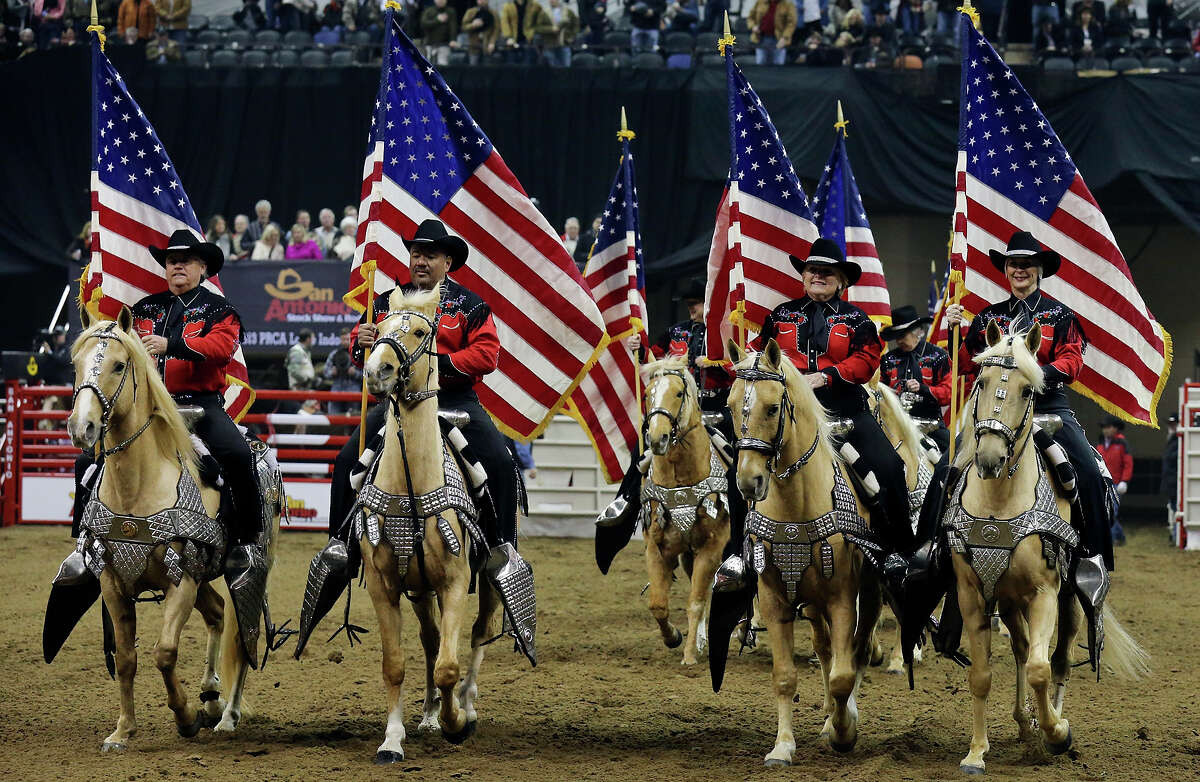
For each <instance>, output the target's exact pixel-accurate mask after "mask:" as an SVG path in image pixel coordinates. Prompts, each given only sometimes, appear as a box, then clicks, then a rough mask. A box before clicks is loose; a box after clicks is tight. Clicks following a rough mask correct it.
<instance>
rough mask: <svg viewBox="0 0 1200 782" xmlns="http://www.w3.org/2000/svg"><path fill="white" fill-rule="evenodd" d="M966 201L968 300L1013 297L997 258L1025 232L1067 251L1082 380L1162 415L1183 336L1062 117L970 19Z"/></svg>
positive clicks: (1065, 267) (959, 233) (958, 242)
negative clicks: (1144, 276) (1070, 144)
mask: <svg viewBox="0 0 1200 782" xmlns="http://www.w3.org/2000/svg"><path fill="white" fill-rule="evenodd" d="M961 24H962V32H961V39H962V52H963V61H962V98H961V103H960V107H959V144H958V148H959V152H958V167H957V168H958V171H957V183H956V185H957V186H956V190H957V201H956V209H955V237H954V247H953V250H952V263H954V264H956V266H955V268H957V269H963V268H965V284H966V289H967V291H968V293H967V294H966V296H965V297H964V299H963V305H964V307H965V308H966V310H967V311H968V312H969V313H977V312H979V311H980V310H981V309H983V307H985V306H987V305H988V304H990V303H994V302H997V301H1002V300H1004V299H1007V298H1008V297H1009V289H1008V285H1007V282H1006V281H1005V279H1004V275H1003V274H1002V273H1001V272H999V271H997V270H996V269H995V268H994V267H993V266H992V264H991V261H990V260H989V258H988V251H989V250H1003V249H1004V248H1005V247H1006V245H1007V243H1008V240H1009V238H1010V237H1011V236H1012V234H1013V232H1014V231H1019V230H1023V231H1029V232H1030V233H1032V234H1033V235H1034V237H1035V238H1036V239H1037V240H1038V241H1039V242H1041V243H1042V245H1043V246H1045V247H1047V248H1048V249H1051V250H1055V251H1056V252H1058V253H1059V255H1061V256H1062V268H1061V269H1060V270H1059V272H1058V274H1057V275H1056V276H1054V277H1051V278H1049V279H1048V280H1046V281H1045V283H1044V288H1045V290H1046V292H1047V293H1048V294H1050V295H1051V296H1053V297H1054V298H1056V299H1058V300H1059V301H1061V302H1062V303H1063V304H1065V305H1066V306H1068V307H1070V308H1071V309H1072V310H1074V311H1075V314H1076V315H1077V316H1078V317H1079V320H1080V322H1081V323H1082V325H1083V330H1084V333H1085V334H1086V336H1087V339H1088V342H1089V345H1088V348H1087V350H1086V351H1084V354H1083V357H1084V368H1083V372H1082V373H1081V374H1080V376H1079V379H1078V381H1077V382H1076V383H1074V384H1073V385H1072V387H1073V388H1074V389H1075V390H1077V391H1079V392H1081V393H1083V394H1085V395H1086V396H1088V397H1091V398H1092V399H1093V400H1095V401H1096V402H1097V403H1098V404H1099V405H1100V406H1101V407H1102V408H1104V409H1105V410H1106V411H1108V412H1110V413H1112V414H1114V415H1118V416H1121V417H1122V418H1124V419H1125V420H1127V421H1130V422H1132V423H1149V424H1151V425H1154V424H1155V414H1154V410H1155V407H1156V405H1157V402H1158V397H1159V395H1160V394H1161V393H1162V389H1163V384H1164V383H1165V382H1166V379H1167V375H1168V373H1169V371H1170V365H1171V358H1170V357H1171V337H1170V335H1169V334H1168V333H1167V332H1166V330H1165V329H1163V328H1162V326H1161V325H1159V323H1158V322H1157V321H1156V320H1155V319H1154V316H1153V315H1152V314H1150V310H1149V309H1148V308H1147V307H1146V303H1145V302H1144V301H1143V300H1142V296H1141V294H1140V293H1139V292H1138V290H1137V286H1136V285H1135V284H1134V282H1133V277H1132V276H1131V275H1130V273H1129V266H1128V265H1127V264H1126V263H1125V258H1124V257H1123V256H1122V255H1121V251H1120V249H1119V248H1118V247H1117V243H1116V240H1115V239H1114V238H1113V234H1112V231H1111V230H1110V229H1109V226H1108V221H1107V220H1105V219H1104V215H1103V214H1102V213H1101V211H1100V207H1099V206H1098V205H1097V204H1096V200H1095V199H1094V198H1093V197H1092V194H1091V192H1090V191H1089V190H1088V188H1087V185H1086V184H1084V181H1083V177H1082V176H1080V174H1079V171H1078V170H1076V168H1075V164H1074V163H1073V162H1072V161H1071V155H1070V154H1069V153H1068V152H1067V150H1066V149H1065V148H1064V147H1063V145H1062V142H1061V141H1059V139H1058V136H1057V135H1056V134H1055V133H1054V130H1053V128H1051V127H1050V123H1049V122H1047V121H1046V118H1045V117H1044V116H1043V115H1042V112H1041V111H1040V110H1039V109H1038V106H1037V104H1036V103H1035V102H1034V101H1033V99H1032V98H1030V96H1029V94H1028V93H1027V92H1026V91H1025V89H1024V87H1022V86H1021V83H1020V82H1019V81H1018V80H1017V77H1016V76H1015V75H1014V74H1013V72H1012V70H1010V69H1009V68H1008V66H1007V65H1005V63H1004V61H1003V60H1002V59H1001V58H1000V56H999V55H998V54H996V51H995V50H994V49H992V47H991V45H990V44H989V43H988V42H987V40H986V39H985V38H984V37H983V35H981V34H980V33H979V31H978V30H976V29H975V28H974V27H973V26H972V24H971V23H970V21H969V20H968V19H967V18H965V17H964V19H963V20H962V22H961Z"/></svg>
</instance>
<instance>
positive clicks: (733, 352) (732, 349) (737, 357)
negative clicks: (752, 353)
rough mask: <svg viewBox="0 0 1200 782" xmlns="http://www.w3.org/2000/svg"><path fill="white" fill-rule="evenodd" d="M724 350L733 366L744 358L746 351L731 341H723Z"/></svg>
mask: <svg viewBox="0 0 1200 782" xmlns="http://www.w3.org/2000/svg"><path fill="white" fill-rule="evenodd" d="M725 349H726V350H728V351H729V358H731V359H732V360H733V363H735V364H737V363H738V362H740V361H741V360H742V359H744V358H745V357H746V351H744V350H742V349H741V348H740V347H738V343H736V342H734V341H733V340H732V339H728V340H726V341H725Z"/></svg>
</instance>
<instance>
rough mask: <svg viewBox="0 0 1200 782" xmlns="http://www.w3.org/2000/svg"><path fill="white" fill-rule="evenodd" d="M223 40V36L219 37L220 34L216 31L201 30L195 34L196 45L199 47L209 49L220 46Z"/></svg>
mask: <svg viewBox="0 0 1200 782" xmlns="http://www.w3.org/2000/svg"><path fill="white" fill-rule="evenodd" d="M224 40H225V36H223V35H221V33H219V32H217V31H216V30H201V31H200V32H199V33H197V34H196V43H198V44H199V45H201V46H207V47H209V48H210V49H211V48H214V47H216V46H220V45H221V42H222V41H224Z"/></svg>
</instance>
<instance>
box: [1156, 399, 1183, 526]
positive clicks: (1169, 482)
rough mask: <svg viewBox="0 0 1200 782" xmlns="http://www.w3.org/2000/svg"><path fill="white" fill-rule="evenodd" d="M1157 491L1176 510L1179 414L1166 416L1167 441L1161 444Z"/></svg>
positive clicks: (1177, 496)
mask: <svg viewBox="0 0 1200 782" xmlns="http://www.w3.org/2000/svg"><path fill="white" fill-rule="evenodd" d="M1158 493H1159V494H1161V495H1162V496H1164V497H1166V498H1167V505H1168V506H1169V507H1170V508H1171V510H1172V511H1175V510H1176V507H1175V506H1176V504H1177V503H1178V498H1179V416H1177V415H1174V414H1172V415H1169V416H1167V443H1166V445H1165V446H1163V454H1162V480H1161V481H1160V482H1159V485H1158Z"/></svg>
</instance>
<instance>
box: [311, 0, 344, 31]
mask: <svg viewBox="0 0 1200 782" xmlns="http://www.w3.org/2000/svg"><path fill="white" fill-rule="evenodd" d="M344 10H345V9H343V7H342V4H341V2H339V0H329V2H328V3H326V4H325V7H324V8H322V9H321V14H320V15H319V16H318V17H317V27H319V28H320V29H322V30H326V31H333V32H336V33H337V34H338V36H339V38H340V36H341V33H342V30H344V29H346V28H345V25H344V24H343V23H342V12H343V11H344Z"/></svg>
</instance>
